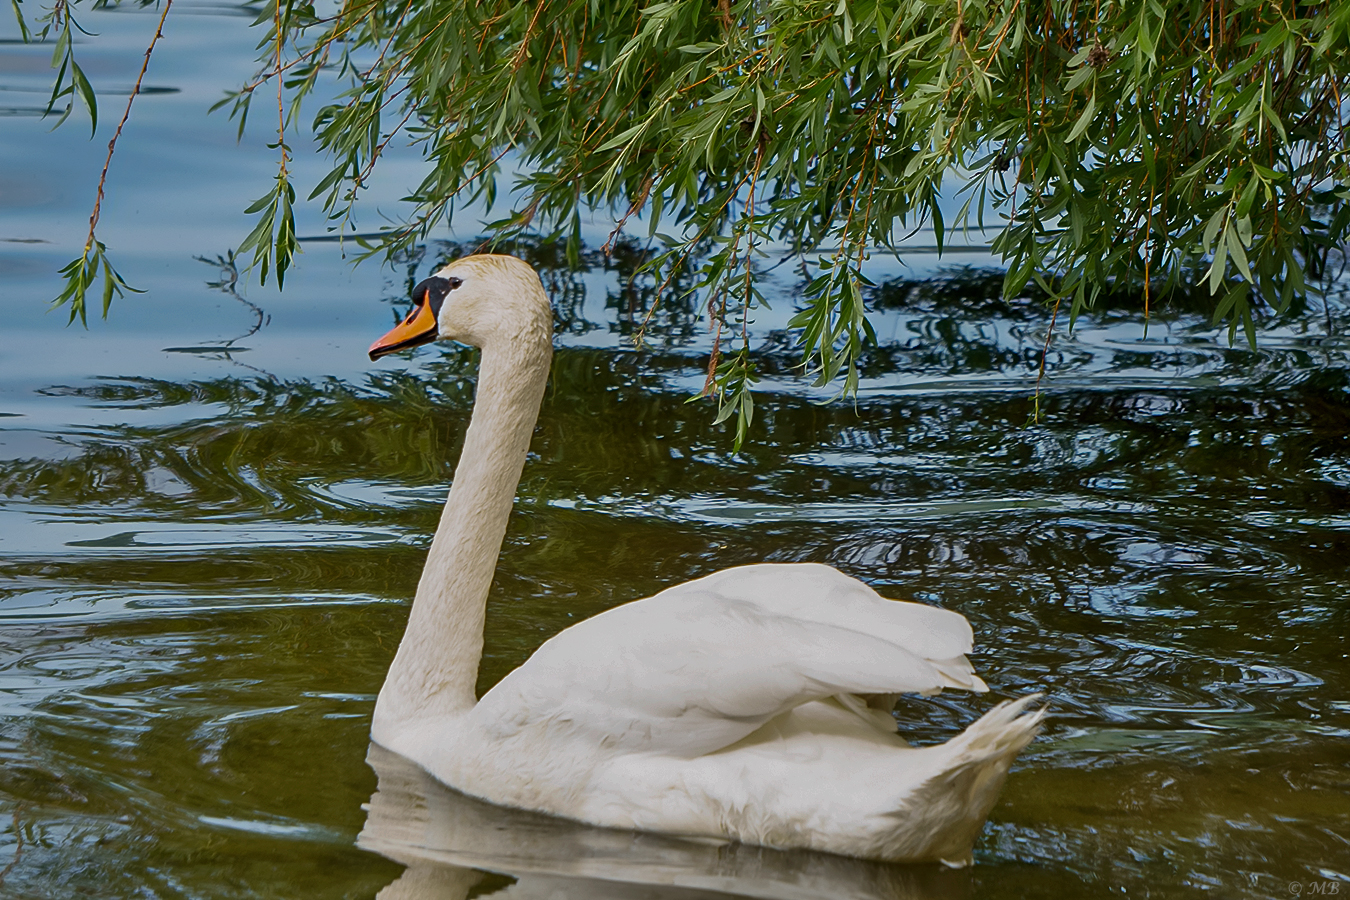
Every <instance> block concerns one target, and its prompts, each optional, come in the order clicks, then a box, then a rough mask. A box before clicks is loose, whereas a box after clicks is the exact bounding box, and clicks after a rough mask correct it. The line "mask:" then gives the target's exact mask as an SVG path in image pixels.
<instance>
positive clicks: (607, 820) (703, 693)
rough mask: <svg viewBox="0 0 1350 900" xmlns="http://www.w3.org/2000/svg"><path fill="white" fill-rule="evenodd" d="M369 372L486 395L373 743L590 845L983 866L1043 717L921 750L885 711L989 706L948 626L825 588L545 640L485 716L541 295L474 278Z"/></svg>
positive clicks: (745, 576) (453, 275) (709, 595)
mask: <svg viewBox="0 0 1350 900" xmlns="http://www.w3.org/2000/svg"><path fill="white" fill-rule="evenodd" d="M413 299H414V301H415V302H416V306H415V308H414V309H413V311H412V312H411V313H410V314H409V315H408V317H407V318H406V319H405V320H404V321H403V322H402V323H401V324H399V325H398V326H397V327H395V328H394V329H393V330H392V331H390V332H389V333H388V334H387V335H385V336H384V337H382V338H381V339H380V340H378V341H376V342H375V344H374V345H372V346H371V348H370V356H371V358H372V359H376V358H378V357H379V356H382V355H384V354H385V353H389V352H392V351H394V350H397V349H400V348H403V347H410V346H415V345H417V344H422V343H426V342H429V341H432V340H453V341H460V342H463V343H466V344H472V345H474V346H477V347H480V348H482V360H481V363H480V367H479V376H478V392H477V397H476V400H475V403H474V409H473V415H472V418H471V419H470V422H469V428H468V433H467V435H466V436H465V439H464V450H463V453H462V455H461V457H460V460H459V465H458V466H457V467H456V469H455V479H454V485H453V487H452V488H451V490H450V497H449V499H448V500H447V501H446V504H445V510H444V511H443V512H442V514H441V520H440V525H439V527H438V528H437V529H436V536H435V538H434V539H433V541H432V544H431V550H430V552H429V554H428V556H427V561H426V566H425V568H424V569H423V571H422V578H421V581H420V582H419V583H418V585H417V595H416V598H415V600H414V601H413V606H412V612H411V614H410V615H409V618H408V627H407V631H406V633H405V634H404V636H403V640H402V643H400V645H399V648H398V653H397V655H396V656H395V658H394V662H393V664H392V665H391V666H390V669H389V675H388V678H387V679H386V680H385V683H384V687H383V688H382V689H381V690H380V695H379V699H378V701H377V702H376V705H375V716H374V721H373V723H372V726H371V737H372V738H373V739H374V740H375V741H376V742H377V743H379V744H381V745H383V746H384V747H387V748H389V749H391V750H393V751H395V752H397V753H400V754H402V755H403V756H405V757H407V758H409V759H411V760H412V761H414V762H416V763H418V764H419V765H421V766H422V767H423V768H425V769H426V770H427V771H428V772H430V773H431V774H432V775H433V776H434V777H435V778H437V779H438V780H439V781H441V782H443V783H444V784H447V785H449V786H451V787H454V788H457V789H459V790H461V791H463V792H465V793H467V794H471V795H473V796H477V797H481V798H483V799H485V800H489V801H491V802H494V803H498V804H502V805H506V806H514V807H518V808H522V809H531V810H539V811H543V812H548V813H553V814H555V815H559V816H565V817H568V818H572V819H576V820H580V821H582V822H589V823H592V824H595V825H603V826H611V827H616V828H627V829H637V830H642V831H655V832H664V833H671V834H681V835H689V836H701V837H712V838H718V839H724V840H726V839H730V840H738V841H743V842H746V843H752V844H761V845H765V846H771V847H779V848H810V849H813V850H821V851H826V852H830V853H840V854H844V855H848V856H858V857H865V858H870V859H883V860H895V861H906V862H920V861H936V860H940V861H942V862H945V863H947V864H949V865H964V864H967V863H969V862H970V859H971V847H972V844H973V843H974V840H975V837H976V835H977V834H978V832H979V830H980V828H981V826H982V825H983V822H984V819H985V816H986V815H987V814H988V812H989V810H990V808H991V807H992V806H993V805H994V801H995V800H996V799H997V795H998V791H999V788H1000V786H1001V785H1002V782H1003V778H1004V776H1005V775H1006V773H1007V771H1008V766H1009V765H1010V764H1011V763H1012V760H1013V758H1014V757H1015V756H1016V755H1017V753H1018V752H1019V751H1021V749H1022V748H1023V747H1025V746H1026V745H1027V744H1028V743H1029V742H1030V741H1031V739H1032V737H1034V735H1035V733H1036V732H1037V730H1038V727H1039V722H1040V719H1041V717H1042V715H1043V711H1040V712H1036V713H1034V714H1030V715H1019V714H1020V713H1021V712H1022V711H1023V710H1024V709H1025V708H1026V706H1027V704H1028V703H1029V702H1030V701H1031V700H1032V699H1034V695H1033V696H1032V697H1024V698H1022V699H1020V700H1017V701H1013V702H1009V703H1003V704H1000V705H999V706H996V707H995V708H994V709H993V710H991V711H990V712H989V713H987V714H986V715H985V716H984V717H983V718H981V719H980V720H979V721H977V722H976V723H975V724H973V725H971V726H970V727H969V728H968V729H966V731H965V732H963V733H962V734H960V735H959V736H957V737H956V738H954V739H953V740H951V741H949V742H947V743H945V744H941V745H937V746H930V747H921V748H911V747H909V746H908V745H907V744H906V743H905V741H904V740H902V739H901V738H900V737H899V735H898V734H897V733H896V723H895V720H894V719H893V718H892V716H891V715H890V714H889V711H890V709H891V708H892V707H893V706H894V703H895V700H896V695H899V694H902V693H908V692H919V693H923V694H933V693H937V692H938V691H940V690H942V689H943V688H949V687H955V688H964V689H966V690H974V691H984V690H987V688H986V687H985V685H984V683H983V682H982V681H981V680H980V679H979V678H978V677H976V676H975V675H974V673H973V672H972V671H971V668H970V664H969V663H968V662H967V661H966V658H965V656H964V654H965V653H967V652H969V651H970V648H971V629H970V625H969V623H967V622H966V620H965V618H964V617H963V616H961V615H959V614H958V613H955V612H950V611H946V610H941V609H935V608H933V607H929V606H923V605H921V604H917V603H905V602H899V601H894V600H887V599H884V598H882V597H881V596H879V595H878V594H877V593H876V592H874V591H873V590H872V589H871V588H869V587H868V586H867V585H865V584H863V583H862V582H859V581H857V580H855V579H853V578H849V577H847V576H845V575H843V574H841V573H840V572H838V571H836V570H835V569H832V568H830V567H829V566H823V565H813V564H793V565H755V566H743V567H740V568H734V569H728V570H725V571H722V572H718V573H716V574H714V575H709V576H707V577H706V578H701V579H699V580H697V581H692V582H689V583H688V584H683V585H680V586H678V587H674V588H670V589H669V590H665V591H662V592H661V593H659V594H657V595H656V596H654V597H649V598H647V599H645V600H637V601H634V602H632V603H627V604H624V605H623V606H619V607H616V608H615V609H611V610H609V611H607V612H604V613H601V614H600V615H598V616H595V617H594V618H591V619H588V620H586V621H584V622H581V623H579V624H577V625H574V626H572V627H571V628H568V629H566V630H565V631H563V632H561V633H560V634H558V635H556V636H555V637H553V638H551V639H550V640H548V641H546V642H545V643H544V644H543V645H542V646H541V647H540V648H539V649H538V650H537V651H536V652H535V654H534V656H533V657H531V658H530V659H529V661H528V662H526V663H525V665H523V666H521V667H520V668H518V669H516V670H515V671H514V672H512V673H511V674H509V675H507V676H506V677H505V678H504V679H502V681H501V682H500V683H499V684H497V686H496V687H494V688H493V689H492V690H490V691H488V693H487V694H486V695H485V696H484V697H483V698H482V699H481V700H478V701H475V699H474V683H475V680H476V678H477V673H478V663H479V660H480V659H481V657H482V650H483V617H484V611H485V608H486V605H487V595H488V588H489V585H490V584H491V582H492V576H493V572H494V571H495V569H496V564H497V556H498V554H499V552H500V549H501V542H502V538H503V536H504V535H505V532H506V522H507V517H508V516H509V515H510V512H511V507H512V502H513V500H514V497H515V491H516V486H517V484H518V483H519V481H520V475H521V471H522V469H523V467H524V464H525V456H526V453H527V451H528V448H529V444H530V437H531V434H532V433H533V431H534V424H535V420H536V418H537V417H538V414H539V404H540V401H541V400H542V398H543V393H544V385H545V382H546V381H547V380H548V372H549V362H550V360H551V358H552V354H553V316H552V312H551V309H550V307H549V301H548V297H547V296H546V294H545V293H544V290H543V286H542V284H541V283H540V281H539V276H538V275H536V274H535V272H534V270H533V269H531V268H530V267H529V266H528V265H527V264H525V263H524V262H521V261H520V260H517V259H514V258H512V257H508V256H488V255H482V256H470V257H466V258H463V259H460V260H458V261H456V262H453V263H451V264H449V265H447V266H446V267H444V268H443V269H441V270H440V271H439V272H437V273H436V275H435V276H433V277H432V278H429V279H427V280H426V281H424V282H422V283H421V284H420V285H418V286H417V288H416V289H414V292H413Z"/></svg>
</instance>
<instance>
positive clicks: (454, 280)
mask: <svg viewBox="0 0 1350 900" xmlns="http://www.w3.org/2000/svg"><path fill="white" fill-rule="evenodd" d="M447 280H448V281H449V283H450V290H452V291H453V290H454V289H455V288H457V287H459V286H460V285H461V284H463V283H464V280H463V279H462V278H450V279H447Z"/></svg>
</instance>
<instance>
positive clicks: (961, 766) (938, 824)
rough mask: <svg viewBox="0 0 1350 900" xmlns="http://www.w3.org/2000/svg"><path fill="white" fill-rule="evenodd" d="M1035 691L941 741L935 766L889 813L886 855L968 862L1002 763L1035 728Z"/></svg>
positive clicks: (1039, 713)
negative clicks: (891, 825)
mask: <svg viewBox="0 0 1350 900" xmlns="http://www.w3.org/2000/svg"><path fill="white" fill-rule="evenodd" d="M1040 697H1041V695H1040V694H1028V695H1027V696H1025V697H1020V698H1018V699H1016V700H1008V701H1005V702H1003V703H1000V704H999V705H998V706H995V707H994V708H993V709H991V710H989V712H987V713H985V714H984V715H983V716H981V717H980V719H979V720H978V721H976V722H975V723H974V724H972V725H971V726H970V727H969V728H967V729H966V730H965V731H963V732H962V733H961V734H959V735H957V736H956V737H955V738H953V739H952V740H950V741H948V742H947V743H946V744H943V745H942V747H941V749H942V756H941V758H942V760H943V762H942V766H941V768H940V769H939V770H938V771H937V772H935V773H934V774H932V775H931V776H929V777H928V778H927V779H925V781H924V782H923V784H921V785H920V786H919V787H918V789H916V790H914V791H913V792H912V793H910V794H909V795H908V796H907V797H906V798H905V801H904V803H903V804H902V805H901V807H900V808H899V809H897V810H896V811H895V812H894V813H892V815H893V816H894V817H895V818H896V819H897V820H898V823H899V827H897V829H896V831H895V833H894V835H893V837H892V841H891V843H892V846H890V847H888V848H887V851H888V853H887V855H888V856H889V857H890V858H892V859H929V860H934V861H938V862H942V863H945V864H947V865H949V866H965V865H969V864H970V861H971V848H972V847H973V846H974V844H975V838H976V837H977V836H978V835H979V832H980V829H981V828H982V827H984V820H985V818H986V817H987V816H988V815H989V811H990V810H991V809H993V807H994V804H995V803H996V802H997V801H998V793H999V790H1000V788H1002V787H1003V779H1004V778H1005V777H1006V776H1007V774H1008V768H1009V767H1010V766H1011V765H1012V762H1013V760H1014V759H1015V758H1016V757H1017V754H1018V753H1021V752H1022V750H1023V749H1024V748H1025V747H1026V746H1027V744H1030V743H1031V741H1032V739H1033V738H1034V737H1035V736H1036V733H1037V732H1039V731H1040V730H1041V722H1042V721H1043V720H1044V718H1045V712H1046V711H1045V708H1044V707H1042V708H1041V709H1038V710H1035V711H1034V712H1028V710H1029V708H1030V707H1031V705H1032V704H1033V703H1035V702H1036V701H1037V700H1039V699H1040ZM935 749H936V748H935Z"/></svg>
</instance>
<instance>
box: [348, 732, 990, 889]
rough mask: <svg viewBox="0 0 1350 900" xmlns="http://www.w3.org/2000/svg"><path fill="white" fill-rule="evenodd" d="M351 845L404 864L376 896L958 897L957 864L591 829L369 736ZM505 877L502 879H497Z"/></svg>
mask: <svg viewBox="0 0 1350 900" xmlns="http://www.w3.org/2000/svg"><path fill="white" fill-rule="evenodd" d="M366 761H367V762H368V763H370V766H371V767H372V768H373V769H374V770H375V774H376V776H377V777H378V779H379V784H378V787H377V788H376V790H375V793H374V794H373V795H372V796H371V798H370V803H369V804H368V805H367V807H366V810H367V814H366V824H365V827H364V828H362V830H361V834H360V835H359V836H358V837H357V844H358V845H359V846H361V847H363V848H365V849H367V850H372V851H374V852H376V853H379V854H380V855H382V856H386V857H388V858H389V859H392V860H394V861H395V862H398V863H401V864H403V865H405V866H407V867H408V868H407V870H406V871H405V872H404V873H403V874H402V875H401V876H399V877H398V878H397V879H395V880H394V881H393V882H392V883H391V884H389V885H388V886H387V887H385V888H384V890H382V891H380V893H379V894H378V900H467V898H468V897H485V896H489V895H490V896H492V897H494V898H498V897H499V898H501V900H532V898H539V900H699V898H709V900H712V898H723V900H725V898H727V897H728V896H732V897H738V896H739V897H756V898H772V900H964V898H967V897H969V896H970V895H971V875H970V870H969V869H964V870H950V869H945V868H942V867H940V866H937V865H924V866H902V865H891V864H885V863H872V862H865V861H863V860H856V859H849V858H847V857H842V856H830V855H828V854H823V853H810V852H803V851H792V852H784V851H780V850H770V849H767V848H764V847H753V846H749V845H745V844H732V843H718V842H715V841H711V840H708V841H704V840H686V839H682V838H677V837H671V836H664V835H656V834H644V833H639V832H630V831H618V830H614V829H606V828H595V827H592V826H589V825H583V824H581V823H577V822H571V821H568V820H566V819H558V818H554V817H552V816H546V815H541V814H539V813H532V812H526V811H522V810H516V809H507V808H505V807H500V806H494V805H492V804H490V803H484V802H483V801H481V800H476V799H474V798H472V797H468V796H466V795H464V794H461V793H459V792H458V791H454V790H452V789H450V788H447V787H445V786H444V785H441V784H440V783H438V782H437V781H435V780H434V779H433V778H432V777H431V776H430V775H428V774H427V773H426V772H425V771H423V770H422V769H421V768H419V767H418V766H417V765H416V764H415V763H413V762H411V761H410V760H407V759H405V758H404V757H402V756H399V755H398V754H396V753H394V752H392V751H390V750H386V749H384V748H383V747H380V746H379V745H377V744H371V745H370V751H369V753H368V754H367V756H366ZM503 876H505V877H503Z"/></svg>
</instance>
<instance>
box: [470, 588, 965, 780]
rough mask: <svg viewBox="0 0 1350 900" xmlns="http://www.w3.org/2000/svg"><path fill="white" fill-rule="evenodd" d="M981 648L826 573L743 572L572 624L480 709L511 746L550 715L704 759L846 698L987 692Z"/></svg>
mask: <svg viewBox="0 0 1350 900" xmlns="http://www.w3.org/2000/svg"><path fill="white" fill-rule="evenodd" d="M970 646H971V632H970V625H969V624H968V623H967V622H966V620H965V619H964V618H963V617H962V616H960V615H958V614H956V613H952V612H947V611H945V610H940V609H934V608H933V607H929V606H922V605H920V604H917V603H899V602H896V601H893V600H885V599H883V598H882V597H880V596H879V595H877V593H876V592H875V591H873V590H872V589H871V588H869V587H867V586H866V585H864V584H863V583H862V582H860V581H857V580H856V579H853V578H849V577H847V576H845V575H843V574H841V573H840V572H838V571H837V570H835V569H832V568H830V567H829V566H821V565H809V564H797V565H756V566H744V567H741V568H736V569H728V570H725V571H722V572H718V573H716V574H713V575H709V576H708V577H706V578H701V579H699V580H697V581H692V582H689V583H687V584H682V585H679V586H678V587H673V588H670V589H668V590H665V591H662V592H661V593H659V594H657V595H656V596H654V597H649V598H647V599H645V600H638V601H635V602H633V603H627V604H624V605H623V606H619V607H616V608H614V609H611V610H609V611H608V612H604V613H601V614H600V615H598V616H595V617H594V618H591V619H588V620H586V621H584V622H581V623H580V624H578V625H574V626H572V627H571V628H568V629H567V630H566V631H563V632H562V633H561V634H559V635H557V636H556V637H554V638H553V639H551V640H549V641H546V642H545V643H544V645H543V646H541V647H540V648H539V649H538V650H537V651H535V654H534V656H533V657H531V659H530V662H529V664H528V665H525V666H521V667H520V668H519V669H517V670H516V671H514V672H512V673H511V674H510V675H508V676H507V677H506V678H505V679H503V680H502V681H501V683H500V684H498V685H497V686H496V687H494V688H493V689H492V690H491V691H489V692H488V694H487V695H486V696H485V697H483V699H482V700H481V701H480V703H479V710H480V712H481V713H482V715H483V716H484V721H485V722H493V723H498V726H497V727H498V729H499V730H498V733H499V734H500V735H501V736H503V737H505V736H507V735H508V734H510V733H511V732H512V730H513V729H517V728H522V727H528V723H532V722H535V721H539V720H542V719H544V718H547V717H550V716H552V717H561V718H565V719H568V720H570V721H571V722H573V723H574V727H575V728H576V729H577V730H578V731H579V732H582V731H584V732H587V733H589V734H590V735H591V736H592V737H593V738H594V740H596V741H597V742H599V741H605V742H606V746H609V747H612V748H615V749H618V750H623V751H625V752H656V753H667V754H672V755H676V756H683V757H691V756H699V755H702V754H705V753H712V752H714V751H716V750H721V749H722V748H724V747H726V746H728V745H729V744H732V743H735V742H736V741H739V740H741V739H742V738H744V737H746V736H747V735H749V734H750V733H751V732H753V731H755V730H756V729H757V728H759V727H760V726H762V725H763V724H764V723H765V722H768V721H769V720H770V719H772V718H773V717H775V716H777V715H779V714H781V713H784V712H787V711H788V710H791V709H794V708H796V707H798V706H800V705H802V704H803V703H806V702H809V701H812V700H820V699H824V698H825V697H830V696H833V695H836V694H849V695H853V694H865V695H872V694H903V693H911V692H916V693H934V692H936V691H939V690H941V689H942V688H944V687H962V688H976V689H981V688H983V683H982V682H980V681H979V680H978V679H977V678H975V677H974V675H973V674H972V673H971V671H970V667H969V665H968V664H967V663H966V661H965V659H964V657H963V656H962V654H964V653H966V652H968V651H969V650H970ZM864 708H866V707H864ZM886 719H888V720H889V719H890V717H889V716H886ZM888 724H889V726H890V727H889V730H890V731H892V732H894V731H895V723H894V721H893V720H891V721H889V723H888Z"/></svg>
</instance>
